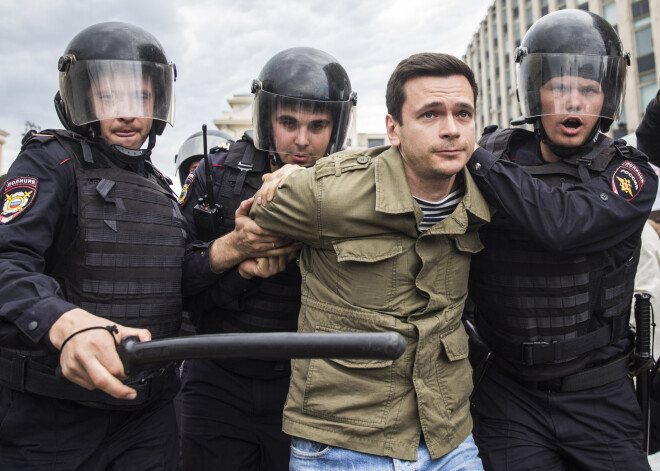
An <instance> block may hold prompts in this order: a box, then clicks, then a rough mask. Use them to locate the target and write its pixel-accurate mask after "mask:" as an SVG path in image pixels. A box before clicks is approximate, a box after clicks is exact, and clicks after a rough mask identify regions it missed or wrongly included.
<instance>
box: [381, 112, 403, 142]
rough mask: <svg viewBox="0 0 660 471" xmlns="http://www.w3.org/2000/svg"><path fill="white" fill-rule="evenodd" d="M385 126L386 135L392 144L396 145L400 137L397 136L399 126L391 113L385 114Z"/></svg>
mask: <svg viewBox="0 0 660 471" xmlns="http://www.w3.org/2000/svg"><path fill="white" fill-rule="evenodd" d="M385 128H386V129H387V137H388V139H389V140H390V142H391V143H392V145H393V146H394V147H398V146H399V145H400V144H401V138H400V137H399V132H400V128H401V126H400V124H399V123H398V122H397V121H396V119H394V116H392V115H391V114H388V115H387V116H385Z"/></svg>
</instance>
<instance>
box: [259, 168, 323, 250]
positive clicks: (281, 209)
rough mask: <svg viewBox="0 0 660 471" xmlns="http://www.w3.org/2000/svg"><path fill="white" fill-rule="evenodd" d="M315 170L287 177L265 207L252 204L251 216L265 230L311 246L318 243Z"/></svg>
mask: <svg viewBox="0 0 660 471" xmlns="http://www.w3.org/2000/svg"><path fill="white" fill-rule="evenodd" d="M315 170H316V168H315V167H312V168H307V169H304V170H301V171H298V172H295V173H293V174H292V175H290V176H289V177H288V178H287V179H286V181H285V182H284V185H283V186H282V188H279V189H278V190H277V191H276V192H275V197H274V198H273V200H272V201H270V202H268V203H267V204H266V205H265V206H262V205H259V204H256V203H255V204H253V205H252V209H251V210H250V217H252V219H254V221H255V222H256V223H257V224H258V225H259V226H261V227H263V228H264V229H268V230H271V231H273V232H277V233H278V234H282V235H285V236H287V237H290V238H292V239H294V240H297V241H300V242H303V243H304V244H307V245H310V246H318V245H319V244H320V239H321V234H322V233H323V231H322V228H321V227H320V212H321V204H322V202H321V201H320V198H318V197H317V194H318V190H317V182H318V180H317V179H316V173H315Z"/></svg>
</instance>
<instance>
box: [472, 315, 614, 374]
mask: <svg viewBox="0 0 660 471" xmlns="http://www.w3.org/2000/svg"><path fill="white" fill-rule="evenodd" d="M477 325H478V326H479V327H478V328H479V333H480V334H481V335H482V336H483V337H484V338H485V339H486V341H487V343H488V344H489V345H490V346H491V347H492V348H493V350H495V352H497V353H499V354H501V355H502V356H503V357H505V358H507V359H509V360H511V361H514V362H519V363H521V364H522V365H525V366H534V365H542V364H547V363H552V362H555V361H557V360H566V359H569V358H574V357H577V356H580V355H583V354H585V353H587V352H590V351H592V350H596V349H598V348H600V347H604V346H605V345H607V344H609V343H610V341H611V339H612V326H611V325H609V324H608V325H605V326H603V327H601V328H599V329H596V330H594V331H592V332H589V333H587V334H585V335H580V336H578V337H575V338H572V339H568V340H556V341H551V342H526V341H524V340H517V341H516V340H512V339H511V336H510V335H503V334H501V333H500V331H499V330H498V329H496V328H494V327H493V326H491V325H490V324H489V323H488V322H487V320H486V319H485V316H483V315H480V316H477Z"/></svg>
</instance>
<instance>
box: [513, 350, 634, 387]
mask: <svg viewBox="0 0 660 471" xmlns="http://www.w3.org/2000/svg"><path fill="white" fill-rule="evenodd" d="M629 363H630V355H625V356H622V357H620V358H617V359H616V360H614V361H611V362H609V363H605V364H603V365H599V366H596V367H594V368H587V369H584V370H582V371H580V372H578V373H575V374H572V375H568V376H564V377H561V378H556V379H552V380H549V381H539V382H525V381H519V382H520V383H521V384H523V385H524V386H527V387H531V388H534V389H538V390H540V391H554V392H576V391H582V390H584V389H590V388H595V387H598V386H604V385H606V384H609V383H611V382H613V381H616V380H618V379H621V378H624V377H625V376H627V375H628V364H629ZM516 381H518V380H516Z"/></svg>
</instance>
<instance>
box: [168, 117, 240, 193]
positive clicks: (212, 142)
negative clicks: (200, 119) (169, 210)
mask: <svg viewBox="0 0 660 471" xmlns="http://www.w3.org/2000/svg"><path fill="white" fill-rule="evenodd" d="M234 141H235V139H234V138H233V137H232V136H231V135H230V134H229V133H226V132H224V131H219V130H217V129H209V130H208V131H207V132H206V145H207V153H209V154H212V153H213V152H214V151H215V150H216V149H222V148H226V149H227V148H229V143H230V142H234ZM203 157H204V136H203V133H202V131H198V132H196V133H195V134H193V135H191V136H190V137H189V138H188V139H186V140H185V141H184V142H183V144H181V147H180V148H179V152H177V153H176V155H175V156H174V166H175V167H176V170H175V172H174V173H175V174H177V173H178V174H179V180H180V181H181V186H183V182H185V181H186V178H187V177H188V173H189V172H190V165H192V163H193V162H195V161H200V160H202V158H203Z"/></svg>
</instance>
